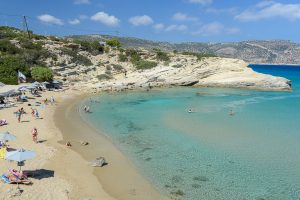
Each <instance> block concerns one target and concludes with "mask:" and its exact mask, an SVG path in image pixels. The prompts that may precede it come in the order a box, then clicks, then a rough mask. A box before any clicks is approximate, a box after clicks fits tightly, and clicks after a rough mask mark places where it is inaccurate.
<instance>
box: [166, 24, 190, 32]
mask: <svg viewBox="0 0 300 200" xmlns="http://www.w3.org/2000/svg"><path fill="white" fill-rule="evenodd" d="M185 30H187V26H186V25H177V24H172V25H170V26H168V27H166V29H165V31H185Z"/></svg>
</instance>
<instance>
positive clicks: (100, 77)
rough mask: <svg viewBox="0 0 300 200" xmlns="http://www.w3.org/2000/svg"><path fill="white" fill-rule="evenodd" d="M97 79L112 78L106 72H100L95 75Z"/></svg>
mask: <svg viewBox="0 0 300 200" xmlns="http://www.w3.org/2000/svg"><path fill="white" fill-rule="evenodd" d="M96 77H97V79H98V80H99V81H101V80H109V79H112V77H111V76H109V75H108V74H100V75H97V76H96Z"/></svg>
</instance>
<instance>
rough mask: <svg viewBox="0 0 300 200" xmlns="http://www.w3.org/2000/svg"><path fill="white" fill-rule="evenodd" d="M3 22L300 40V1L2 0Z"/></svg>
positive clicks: (51, 29)
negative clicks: (25, 21) (24, 17)
mask: <svg viewBox="0 0 300 200" xmlns="http://www.w3.org/2000/svg"><path fill="white" fill-rule="evenodd" d="M0 8H1V9H0V25H10V26H15V27H18V28H22V20H21V16H22V15H26V16H28V24H29V28H30V29H32V30H33V31H34V32H35V33H41V34H47V35H50V34H53V35H72V34H111V35H116V34H117V35H120V36H129V37H139V38H144V39H149V40H159V41H169V42H183V41H194V42H230V41H243V40H256V39H257V40H263V39H267V40H271V39H285V40H292V41H295V42H298V43H300V37H299V36H300V1H299V0H274V1H272V0H0Z"/></svg>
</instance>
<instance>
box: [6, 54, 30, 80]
mask: <svg viewBox="0 0 300 200" xmlns="http://www.w3.org/2000/svg"><path fill="white" fill-rule="evenodd" d="M18 71H21V72H22V73H23V74H24V75H25V76H26V77H30V70H29V68H28V67H26V65H25V63H24V61H23V59H22V58H21V57H20V56H12V55H9V56H1V57H0V82H2V83H4V84H13V85H14V84H17V82H18V78H17V72H18Z"/></svg>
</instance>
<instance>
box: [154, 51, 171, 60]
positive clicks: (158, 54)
mask: <svg viewBox="0 0 300 200" xmlns="http://www.w3.org/2000/svg"><path fill="white" fill-rule="evenodd" d="M156 59H157V60H160V61H169V60H170V58H169V56H168V54H167V53H166V52H162V51H157V52H156Z"/></svg>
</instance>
